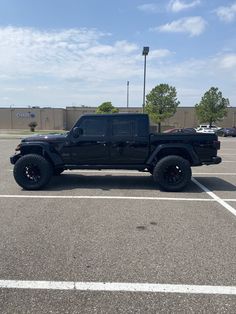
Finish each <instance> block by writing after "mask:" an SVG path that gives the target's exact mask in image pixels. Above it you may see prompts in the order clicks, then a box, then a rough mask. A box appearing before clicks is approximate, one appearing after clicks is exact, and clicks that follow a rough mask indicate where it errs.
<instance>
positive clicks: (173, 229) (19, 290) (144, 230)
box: [0, 138, 236, 313]
mask: <svg viewBox="0 0 236 314" xmlns="http://www.w3.org/2000/svg"><path fill="white" fill-rule="evenodd" d="M17 143H18V140H17V141H16V140H9V141H5V140H0V151H1V156H0V160H1V165H2V169H1V173H0V180H1V185H0V238H1V242H0V312H1V313H15V312H24V313H25V312H29V313H31V312H34V313H48V312H52V313H61V312H65V313H145V312H148V313H157V312H158V313H162V312H163V313H166V312H168V313H189V312H190V313H191V312H192V313H199V312H209V313H213V312H214V313H222V312H225V313H226V312H227V313H235V309H236V275H235V274H236V263H235V252H236V241H235V239H236V215H235V214H234V211H235V213H236V209H235V208H236V168H235V166H234V164H235V165H236V139H228V138H226V139H222V150H221V153H220V155H221V156H222V157H223V161H224V162H223V163H222V164H220V165H215V166H203V167H198V168H193V169H192V170H193V178H194V179H193V181H192V182H191V184H190V185H189V186H188V187H187V189H186V190H185V191H183V192H179V193H166V192H162V191H160V190H159V189H158V187H157V186H155V184H154V182H153V180H152V177H151V176H150V174H148V173H137V172H132V171H127V172H126V171H75V172H69V171H66V172H65V173H64V174H62V175H61V176H59V177H55V178H53V179H52V181H51V182H50V184H49V185H48V187H47V188H46V189H45V190H43V191H32V192H31V191H24V190H22V189H21V188H20V187H19V186H18V185H16V183H15V181H14V179H13V175H12V167H11V165H10V164H9V161H8V157H9V156H10V155H11V154H12V152H13V151H14V147H15V146H16V145H17ZM231 209H232V210H231ZM42 281H43V282H42ZM66 289H68V290H66Z"/></svg>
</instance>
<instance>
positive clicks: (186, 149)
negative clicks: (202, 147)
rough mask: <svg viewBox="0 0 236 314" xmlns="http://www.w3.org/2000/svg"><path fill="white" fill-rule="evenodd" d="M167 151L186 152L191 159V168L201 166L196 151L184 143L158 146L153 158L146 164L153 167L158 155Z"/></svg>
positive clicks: (152, 155)
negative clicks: (178, 150) (179, 150)
mask: <svg viewBox="0 0 236 314" xmlns="http://www.w3.org/2000/svg"><path fill="white" fill-rule="evenodd" d="M165 149H181V150H182V151H184V152H186V154H187V156H189V157H190V164H191V166H197V165H199V164H200V160H199V157H198V156H197V154H196V152H195V151H194V149H193V147H192V145H190V144H182V143H176V144H173V143H171V144H161V145H158V146H157V147H156V149H155V150H154V151H153V152H152V154H151V156H150V157H149V158H148V160H147V161H146V164H148V165H151V164H152V162H153V161H154V160H155V159H156V156H158V154H159V153H161V152H162V151H163V150H165Z"/></svg>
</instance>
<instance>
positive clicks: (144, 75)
mask: <svg viewBox="0 0 236 314" xmlns="http://www.w3.org/2000/svg"><path fill="white" fill-rule="evenodd" d="M148 53H149V47H143V56H144V73H143V113H144V106H145V88H146V58H147V55H148Z"/></svg>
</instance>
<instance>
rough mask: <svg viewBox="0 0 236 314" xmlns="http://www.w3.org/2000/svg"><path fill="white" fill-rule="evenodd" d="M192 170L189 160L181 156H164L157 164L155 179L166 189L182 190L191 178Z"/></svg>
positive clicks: (169, 190)
mask: <svg viewBox="0 0 236 314" xmlns="http://www.w3.org/2000/svg"><path fill="white" fill-rule="evenodd" d="M191 176H192V171H191V167H190V163H189V161H188V160H186V159H184V158H182V157H180V156H175V155H173V156H167V157H164V158H162V159H161V160H160V161H159V162H158V163H157V164H156V166H155V168H154V171H153V179H154V181H155V182H157V183H158V184H159V186H160V188H162V189H163V190H165V191H168V192H178V191H181V190H182V189H183V188H185V186H186V185H187V184H188V183H189V181H190V180H191Z"/></svg>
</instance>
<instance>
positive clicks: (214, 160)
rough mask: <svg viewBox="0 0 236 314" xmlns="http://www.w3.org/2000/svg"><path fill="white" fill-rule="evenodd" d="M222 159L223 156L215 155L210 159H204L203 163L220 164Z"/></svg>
mask: <svg viewBox="0 0 236 314" xmlns="http://www.w3.org/2000/svg"><path fill="white" fill-rule="evenodd" d="M221 161H222V158H221V157H219V156H215V157H212V159H211V160H209V161H204V162H203V165H217V164H220V163H221Z"/></svg>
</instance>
